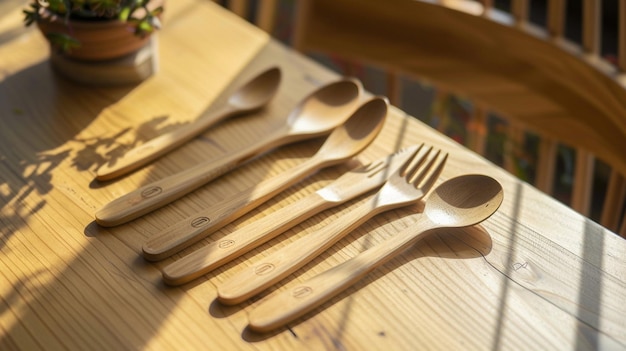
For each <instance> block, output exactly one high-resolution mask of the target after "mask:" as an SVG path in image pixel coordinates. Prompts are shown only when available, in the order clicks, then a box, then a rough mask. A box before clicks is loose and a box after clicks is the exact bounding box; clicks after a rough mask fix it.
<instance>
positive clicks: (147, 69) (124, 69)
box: [24, 0, 164, 85]
mask: <svg viewBox="0 0 626 351" xmlns="http://www.w3.org/2000/svg"><path fill="white" fill-rule="evenodd" d="M163 3H164V0H31V3H30V7H29V8H28V9H25V10H24V21H25V24H26V25H31V24H33V23H34V24H36V25H37V27H38V28H39V29H40V30H41V32H42V33H43V34H44V36H45V38H46V39H47V40H48V42H49V43H50V47H51V52H50V63H51V64H52V67H53V68H55V70H56V71H57V72H60V73H61V74H62V75H64V76H66V77H68V78H70V79H72V80H74V81H78V82H81V83H87V84H90V85H120V84H135V83H139V82H141V81H143V80H145V79H146V78H148V77H149V76H151V75H152V74H153V73H154V72H156V70H157V62H158V60H157V59H156V58H155V57H154V56H155V55H156V53H155V51H156V50H154V45H153V42H154V39H153V37H154V36H152V34H153V33H154V31H155V30H156V29H158V28H160V20H159V18H160V16H161V14H162V12H163Z"/></svg>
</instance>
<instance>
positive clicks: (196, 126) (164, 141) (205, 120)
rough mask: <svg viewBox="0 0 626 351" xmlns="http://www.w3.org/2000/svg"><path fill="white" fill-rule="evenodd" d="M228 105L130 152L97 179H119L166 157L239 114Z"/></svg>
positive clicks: (110, 165) (103, 167) (102, 171)
mask: <svg viewBox="0 0 626 351" xmlns="http://www.w3.org/2000/svg"><path fill="white" fill-rule="evenodd" d="M237 112H238V110H236V109H234V108H232V107H230V106H229V105H226V106H224V107H222V108H220V109H218V110H215V111H212V112H210V113H209V114H207V115H205V116H203V117H201V118H199V119H198V120H197V121H195V122H192V123H191V124H187V125H184V126H182V127H180V128H177V129H176V130H174V131H171V132H169V133H165V134H162V135H160V136H158V137H156V138H154V139H151V140H150V141H148V142H146V143H145V144H143V145H140V146H138V147H136V148H134V149H132V150H130V151H129V152H128V153H127V154H125V155H124V156H123V157H121V158H119V159H118V160H116V161H115V162H114V163H111V164H105V165H103V166H102V167H100V168H99V169H98V171H97V173H96V179H98V180H101V181H105V180H111V179H115V178H118V177H120V176H123V175H125V174H127V173H130V172H131V171H134V170H136V169H137V168H139V167H141V166H144V165H146V164H148V163H150V162H151V161H154V160H155V159H157V158H158V157H161V156H163V155H165V154H166V153H168V152H170V151H172V150H173V149H175V148H177V147H179V146H181V145H182V144H184V143H186V142H188V141H189V140H191V139H193V138H194V137H196V136H197V135H198V134H200V133H202V132H204V131H205V130H206V129H208V128H209V127H210V126H211V125H213V124H215V123H217V122H219V121H221V120H223V119H225V118H227V117H229V116H231V115H233V114H235V113H237Z"/></svg>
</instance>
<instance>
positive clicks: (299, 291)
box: [291, 286, 313, 299]
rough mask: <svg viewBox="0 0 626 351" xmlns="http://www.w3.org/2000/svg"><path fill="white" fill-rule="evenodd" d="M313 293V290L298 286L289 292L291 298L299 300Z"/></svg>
mask: <svg viewBox="0 0 626 351" xmlns="http://www.w3.org/2000/svg"><path fill="white" fill-rule="evenodd" d="M312 292H313V289H311V287H309V286H298V287H296V288H294V289H293V290H292V291H291V296H293V297H295V298H296V299H301V298H303V297H306V296H308V295H310V294H311V293H312Z"/></svg>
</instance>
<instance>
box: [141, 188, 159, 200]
mask: <svg viewBox="0 0 626 351" xmlns="http://www.w3.org/2000/svg"><path fill="white" fill-rule="evenodd" d="M162 191H163V189H162V188H161V187H160V186H151V187H148V188H147V189H145V190H144V191H142V192H141V196H142V197H143V198H144V199H147V198H150V197H153V196H156V195H159V194H160V193H161V192H162Z"/></svg>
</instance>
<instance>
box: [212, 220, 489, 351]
mask: <svg viewBox="0 0 626 351" xmlns="http://www.w3.org/2000/svg"><path fill="white" fill-rule="evenodd" d="M491 246H492V242H491V236H490V235H489V233H488V232H487V231H486V230H485V229H484V228H483V227H481V226H480V225H478V226H474V227H469V228H455V229H437V230H433V231H432V232H431V233H430V234H428V235H427V236H426V237H425V238H424V239H422V240H421V241H419V242H418V243H416V244H415V245H414V246H413V247H411V248H409V249H407V250H406V251H405V252H404V253H402V254H400V255H399V256H397V257H396V258H394V259H392V260H391V261H390V262H387V263H386V264H385V265H383V266H381V267H379V268H378V269H377V270H375V271H374V272H372V273H370V274H369V275H368V276H367V277H365V278H363V279H361V280H360V281H359V282H357V283H356V284H354V285H353V286H351V287H349V288H347V289H346V290H345V291H343V292H340V293H339V294H337V295H336V296H335V297H333V298H331V299H330V300H329V301H327V302H325V303H323V304H322V305H321V306H320V307H318V308H316V309H315V310H314V311H312V312H309V313H307V314H306V315H305V316H304V317H302V318H299V319H298V320H296V321H295V322H293V323H291V325H298V324H300V323H301V322H302V321H304V320H307V319H309V318H311V317H313V316H315V315H316V314H317V313H318V312H320V311H321V310H323V309H325V308H328V307H329V306H332V305H334V304H336V303H337V302H339V301H341V300H343V299H346V298H347V299H349V301H348V303H347V304H346V305H345V307H344V313H343V314H344V315H346V316H347V315H349V314H350V312H349V309H350V305H351V303H352V300H351V299H354V298H355V296H356V293H357V292H358V291H360V290H361V289H363V288H365V287H367V286H368V285H369V284H372V283H374V282H376V281H377V280H379V279H381V278H383V277H384V276H385V275H387V274H390V273H391V272H392V271H394V270H395V269H397V268H399V267H401V266H403V265H405V264H406V263H407V262H412V261H414V260H417V259H420V258H426V257H432V258H436V259H454V260H456V259H484V257H485V256H486V255H488V254H489V252H490V251H491ZM305 268H306V267H305ZM274 290H276V289H275V288H272V291H274ZM403 291H404V290H403ZM263 295H264V296H266V295H271V293H269V294H268V293H264V294H263ZM256 300H257V299H255V301H256ZM252 304H254V303H252ZM248 305H249V303H245V304H242V307H234V306H232V307H231V306H224V305H221V304H220V303H219V302H217V301H214V302H213V303H212V304H211V307H210V313H211V314H212V315H213V316H214V317H218V318H219V317H226V316H227V314H232V313H235V312H236V311H235V310H236V309H238V308H239V309H241V308H243V307H248ZM252 308H254V306H252ZM285 329H288V330H289V331H290V332H291V333H292V334H293V335H294V336H295V337H297V333H296V331H294V330H293V329H292V328H291V326H289V325H288V326H286V327H284V328H278V329H277V330H275V331H274V332H270V333H264V334H260V333H256V332H254V331H251V330H250V329H248V328H246V329H244V330H243V331H242V338H243V339H244V340H246V341H247V342H251V343H254V342H260V341H263V340H266V339H268V338H271V337H273V336H274V335H276V334H279V333H281V332H283V331H284V330H285ZM333 334H336V339H337V340H341V335H340V334H341V328H340V329H339V331H337V332H334V333H333Z"/></svg>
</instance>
